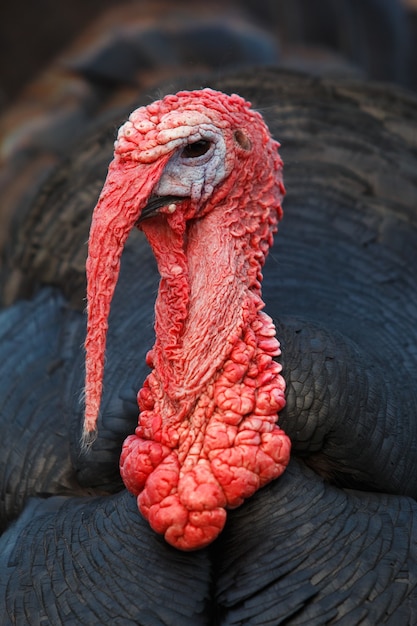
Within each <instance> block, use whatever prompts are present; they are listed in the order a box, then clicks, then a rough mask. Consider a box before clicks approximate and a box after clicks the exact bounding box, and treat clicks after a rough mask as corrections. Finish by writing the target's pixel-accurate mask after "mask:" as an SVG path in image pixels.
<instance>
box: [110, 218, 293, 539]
mask: <svg viewBox="0 0 417 626" xmlns="http://www.w3.org/2000/svg"><path fill="white" fill-rule="evenodd" d="M216 213H219V211H215V210H213V212H212V213H211V214H207V215H206V216H205V217H204V219H201V220H196V221H195V222H194V223H193V224H192V225H191V226H190V227H189V229H188V231H187V233H186V234H185V229H181V228H178V229H176V230H175V229H173V228H172V227H171V225H170V224H169V223H168V220H167V221H166V222H164V224H163V225H161V221H160V220H158V221H159V224H156V220H155V222H154V224H151V223H149V225H148V226H146V235H147V236H148V239H149V241H150V243H151V245H152V247H153V250H154V253H155V256H156V258H157V261H158V265H159V271H160V273H161V285H160V290H159V293H158V298H157V302H156V309H155V314H156V318H155V330H156V342H155V345H154V348H153V350H152V351H151V353H150V355H149V359H148V363H149V365H150V366H151V367H153V368H154V369H153V371H152V372H151V374H150V375H149V376H148V378H147V380H146V381H145V384H144V386H143V388H142V389H141V391H140V392H139V395H138V400H139V407H140V410H141V414H140V420H139V426H138V428H137V429H136V434H135V435H133V436H131V437H128V439H127V440H126V442H125V444H124V448H123V452H122V457H121V471H122V476H123V479H124V481H125V484H126V486H127V487H128V489H129V490H131V491H132V492H133V493H136V494H138V495H139V494H140V495H139V498H138V502H139V507H140V509H141V511H142V513H143V514H144V515H145V517H147V518H148V519H149V521H150V523H151V525H152V526H153V527H154V529H155V530H157V531H158V532H162V533H164V534H165V537H166V539H167V541H169V542H170V543H173V545H176V546H177V547H180V548H183V549H192V548H196V547H202V546H203V545H206V544H207V543H209V542H210V541H212V540H213V539H214V538H215V536H217V534H218V533H219V532H220V530H221V528H222V527H223V524H224V521H225V515H226V514H225V510H224V508H225V507H235V506H238V505H239V504H241V503H242V502H243V499H244V498H246V497H248V496H250V495H252V493H253V492H254V491H256V490H257V489H258V488H259V487H261V486H262V485H263V484H265V483H266V482H269V481H270V480H271V479H272V478H276V477H277V476H278V475H279V474H281V473H282V471H283V470H284V468H285V465H286V463H287V462H288V458H289V440H288V438H287V437H286V436H285V434H284V433H283V432H282V431H281V430H280V429H279V428H278V426H277V425H276V420H277V413H278V411H279V410H280V409H281V408H282V407H283V406H284V404H285V401H284V381H283V379H282V377H281V375H280V366H279V365H278V364H277V363H276V362H275V361H274V360H273V357H274V356H275V355H277V354H279V344H278V341H277V340H276V338H275V328H274V325H273V323H272V320H271V319H270V318H269V317H268V316H267V315H265V313H263V312H261V308H262V307H263V302H262V300H261V297H260V283H259V279H260V269H261V266H260V265H261V264H260V260H259V259H262V260H263V258H264V257H263V256H262V255H260V256H258V258H256V254H248V250H251V247H250V245H249V243H250V242H249V241H248V238H246V239H245V237H244V236H242V233H239V234H238V233H236V232H234V228H233V227H231V225H230V223H229V224H228V225H227V224H226V223H225V219H224V218H223V219H219V218H218V216H217V217H216ZM177 253H178V254H177ZM130 468H134V472H132V471H131V469H130ZM151 475H152V477H151ZM138 477H139V478H138ZM158 479H159V480H160V481H161V484H163V485H164V488H162V487H161V488H159V489H158V487H156V485H157V483H158ZM150 485H152V487H151V486H150ZM167 516H168V518H169V522H168V521H167ZM204 516H205V517H204ZM207 516H208V518H209V519H208V521H207V520H206V519H205V518H206V517H207ZM203 518H204V519H203ZM180 520H181V522H180Z"/></svg>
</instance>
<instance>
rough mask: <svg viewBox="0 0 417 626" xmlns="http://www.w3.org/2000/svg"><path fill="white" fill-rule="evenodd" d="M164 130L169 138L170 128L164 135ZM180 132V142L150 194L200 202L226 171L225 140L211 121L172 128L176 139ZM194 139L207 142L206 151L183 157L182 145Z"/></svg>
mask: <svg viewBox="0 0 417 626" xmlns="http://www.w3.org/2000/svg"><path fill="white" fill-rule="evenodd" d="M185 130H187V132H185ZM168 132H170V133H171V134H170V136H171V137H172V130H171V131H166V133H167V134H168ZM181 135H182V137H183V139H182V140H181V144H180V145H179V146H178V147H177V149H176V151H175V153H174V154H173V155H172V157H171V159H170V160H169V161H168V163H167V165H166V166H165V169H164V171H163V173H162V176H161V178H160V180H159V183H158V184H157V186H156V187H155V189H154V193H156V194H157V195H159V196H169V195H172V196H184V197H190V198H191V199H192V200H197V201H198V200H199V201H204V200H206V199H207V198H208V197H209V196H210V195H211V194H212V192H213V189H214V188H215V187H216V185H218V184H219V183H220V182H221V181H222V180H223V179H224V178H225V177H226V176H227V174H228V173H229V172H227V171H226V143H225V140H224V137H223V133H222V132H221V130H220V129H219V128H217V127H216V126H215V125H214V124H208V123H204V124H199V125H198V126H195V127H189V126H188V127H184V126H182V127H180V128H176V129H175V136H176V138H178V137H179V136H181ZM171 140H172V139H171ZM198 141H208V142H209V143H210V147H209V149H208V150H207V152H205V153H204V154H202V155H201V156H197V157H187V156H185V155H184V154H183V151H184V148H185V147H186V146H187V145H190V144H193V143H196V142H198Z"/></svg>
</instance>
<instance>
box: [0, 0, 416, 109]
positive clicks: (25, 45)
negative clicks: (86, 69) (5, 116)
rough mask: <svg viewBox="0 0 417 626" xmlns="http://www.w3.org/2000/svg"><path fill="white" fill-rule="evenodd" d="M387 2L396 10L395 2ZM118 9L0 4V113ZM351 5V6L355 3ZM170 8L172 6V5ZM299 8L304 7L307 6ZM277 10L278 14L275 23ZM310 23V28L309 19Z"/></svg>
mask: <svg viewBox="0 0 417 626" xmlns="http://www.w3.org/2000/svg"><path fill="white" fill-rule="evenodd" d="M229 1H231V0H225V2H223V4H227V2H229ZM389 1H391V2H392V3H394V4H395V3H396V1H397V0H389ZM131 2H132V3H135V2H136V3H137V4H143V5H146V4H148V5H149V6H150V7H152V4H154V3H152V2H151V3H148V2H147V1H146V0H131ZM360 2H362V0H356V4H358V3H359V4H360ZM398 2H401V3H402V5H403V6H404V7H405V9H406V11H407V18H408V27H409V29H410V41H411V49H410V50H408V51H407V55H408V67H407V68H405V71H404V76H402V77H400V78H399V81H400V82H402V83H403V84H405V85H406V86H410V87H412V88H416V86H417V68H416V66H417V62H415V59H416V56H417V55H416V36H415V33H417V0H398ZM199 3H200V4H201V5H205V6H206V7H207V6H210V5H211V2H207V1H205V0H202V1H201V0H194V1H193V2H190V6H192V7H193V9H195V7H196V5H198V4H199ZM120 4H121V3H120V0H36V1H35V2H34V1H33V0H2V1H1V3H0V111H1V110H2V109H4V108H5V107H6V105H8V104H10V102H12V101H13V99H14V98H15V97H16V96H17V95H18V94H19V92H20V90H21V89H22V87H23V86H24V85H25V84H26V83H28V81H30V80H31V79H33V78H34V77H35V76H36V74H37V73H38V72H40V71H41V70H42V69H44V68H45V67H46V66H47V65H48V64H49V63H50V62H51V61H52V59H53V58H54V57H55V56H56V55H57V54H59V53H60V52H62V51H63V50H65V48H66V47H67V46H68V45H69V44H70V43H71V42H72V41H73V40H74V38H76V37H77V36H78V35H79V34H80V33H81V32H82V31H83V29H84V28H85V27H86V26H88V25H89V24H91V23H92V22H93V21H94V20H95V18H96V17H97V16H98V15H99V14H100V13H102V12H103V11H105V10H106V9H107V8H109V7H116V6H118V5H120ZM235 4H239V2H237V3H235ZM291 4H293V3H292V2H291V3H288V2H287V6H290V5H291ZM295 4H297V3H295ZM298 4H299V5H300V4H303V3H300V2H298ZM322 4H323V5H326V4H328V5H329V7H328V8H327V9H326V7H325V10H324V12H323V13H325V11H326V10H327V12H329V11H328V9H329V8H330V10H331V5H332V4H334V2H333V3H332V2H331V1H330V0H323V2H322ZM344 4H346V2H345V1H344V0H339V6H340V8H341V10H343V5H344ZM351 4H355V1H353V2H351ZM359 4H358V6H359ZM367 4H371V5H372V4H374V5H375V7H376V8H377V6H378V4H384V5H386V4H387V3H386V2H385V1H384V0H374V2H373V3H372V2H371V3H369V2H367ZM242 5H245V7H246V6H249V7H250V8H251V11H252V15H253V16H255V15H256V11H257V8H256V7H258V10H259V12H260V18H261V19H262V15H261V13H262V12H263V13H265V7H268V9H269V11H271V6H272V5H273V2H272V3H271V2H268V0H263V1H262V0H258V1H257V2H245V1H244V0H243V1H242ZM276 5H277V6H279V5H280V2H279V1H277V2H276ZM310 5H311V7H312V12H314V11H315V5H317V1H312V0H310ZM173 6H175V3H174V2H173ZM304 6H307V5H306V3H304ZM280 10H281V9H277V13H276V14H277V16H278V17H279V11H280ZM255 19H256V18H255ZM292 19H293V18H292ZM312 21H313V22H314V18H313V15H312ZM303 28H304V31H305V32H304V33H303V34H302V36H303V37H304V39H306V40H308V36H309V33H308V32H307V31H308V28H309V26H308V24H307V25H306V24H305V25H304V27H303ZM326 28H327V26H326ZM376 78H378V76H377V77H376Z"/></svg>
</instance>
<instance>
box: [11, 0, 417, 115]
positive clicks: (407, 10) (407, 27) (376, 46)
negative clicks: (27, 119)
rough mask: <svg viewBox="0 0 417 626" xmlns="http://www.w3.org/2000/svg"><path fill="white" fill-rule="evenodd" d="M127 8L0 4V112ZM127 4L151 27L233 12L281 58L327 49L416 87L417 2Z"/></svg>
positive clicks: (112, 1) (65, 1)
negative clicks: (270, 39) (98, 25)
mask: <svg viewBox="0 0 417 626" xmlns="http://www.w3.org/2000/svg"><path fill="white" fill-rule="evenodd" d="M124 4H126V3H122V2H120V0H87V1H85V0H60V1H58V2H57V1H56V0H37V2H32V0H13V1H10V0H9V1H7V2H6V1H3V2H2V3H0V111H1V110H4V109H5V107H6V106H7V105H9V104H10V103H11V102H12V101H13V100H14V99H15V98H16V97H17V96H18V95H19V94H20V92H21V90H22V88H23V87H24V86H25V85H26V84H27V83H28V82H29V81H31V80H33V79H34V77H35V76H36V75H37V74H39V72H41V71H42V70H44V69H45V68H46V67H47V66H48V65H49V64H50V63H51V62H52V61H53V59H54V58H56V57H57V55H59V54H62V53H64V51H65V49H66V48H67V47H68V46H69V45H70V44H71V43H72V42H73V41H74V40H75V39H76V38H77V37H78V36H79V35H80V34H81V33H82V32H83V31H85V29H86V28H87V27H88V26H91V25H92V24H93V23H94V22H95V21H96V20H97V19H98V18H99V17H100V16H101V15H103V13H104V12H106V11H107V10H108V9H111V8H113V9H114V8H117V7H119V9H120V8H121V7H123V5H124ZM127 4H130V5H135V6H136V7H137V8H138V9H140V11H141V12H142V19H143V20H144V22H145V21H147V22H148V23H149V22H150V21H152V20H157V19H158V16H159V17H160V18H161V19H164V18H166V17H167V14H170V16H172V15H173V14H175V13H176V14H177V15H178V16H179V17H180V18H181V17H184V18H186V17H187V14H188V17H189V18H195V16H196V15H198V13H199V12H204V11H205V12H206V13H207V11H208V12H211V14H212V16H213V17H215V16H216V13H217V14H218V15H225V14H226V13H227V12H228V11H229V13H230V14H231V13H232V12H233V10H234V11H235V16H237V13H239V14H240V16H239V17H242V15H243V14H246V16H247V18H248V19H249V20H250V21H251V22H252V24H253V25H254V26H258V27H260V28H263V29H265V30H266V31H268V32H270V33H271V34H272V35H273V36H274V37H276V38H277V42H278V43H279V46H280V51H281V54H283V53H284V54H285V55H287V54H288V50H287V47H289V46H311V45H313V46H318V47H320V48H323V47H327V48H328V49H329V50H330V51H332V52H333V53H335V54H345V55H346V56H347V58H348V59H349V60H350V61H351V62H352V63H353V64H354V65H355V63H356V64H357V66H358V67H361V68H362V69H364V68H365V70H366V72H367V74H368V75H370V76H371V77H372V78H376V79H381V80H391V81H394V82H398V83H400V84H403V85H405V86H408V87H411V88H414V89H415V88H416V86H417V63H416V58H417V49H416V33H417V0H304V1H302V0H292V1H291V2H288V1H286V0H256V1H250V0H249V1H245V0H242V1H240V2H238V1H237V2H233V1H232V0H223V2H221V3H220V4H219V5H217V3H216V2H211V1H210V2H207V1H204V0H203V1H201V0H200V1H199V0H193V1H189V2H183V1H181V2H172V0H168V1H166V2H160V1H159V0H156V1H154V2H148V1H146V0H132V1H131V2H130V3H127ZM236 19H238V18H237V17H236ZM365 40H366V42H365ZM384 40H385V45H384V47H383V49H381V42H382V41H384ZM365 48H367V49H365ZM380 57H382V58H380ZM381 61H382V62H381Z"/></svg>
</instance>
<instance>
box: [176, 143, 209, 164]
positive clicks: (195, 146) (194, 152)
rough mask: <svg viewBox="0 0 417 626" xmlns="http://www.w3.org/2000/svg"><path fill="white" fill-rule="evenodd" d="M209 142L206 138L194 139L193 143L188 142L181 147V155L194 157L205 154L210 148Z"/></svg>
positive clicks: (187, 157)
mask: <svg viewBox="0 0 417 626" xmlns="http://www.w3.org/2000/svg"><path fill="white" fill-rule="evenodd" d="M210 145H211V142H210V141H207V140H206V139H200V140H199V141H195V142H194V143H189V144H188V145H187V146H185V148H184V149H183V151H182V153H181V156H183V157H185V158H186V159H195V158H196V157H199V156H202V155H203V154H206V152H207V151H208V149H209V148H210Z"/></svg>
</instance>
